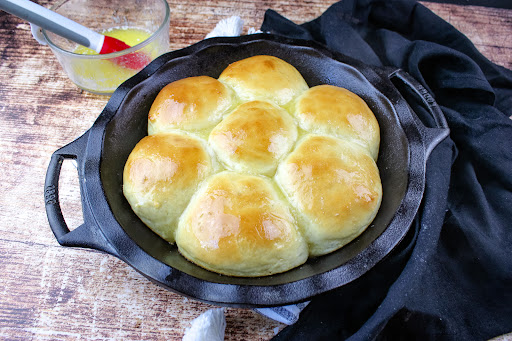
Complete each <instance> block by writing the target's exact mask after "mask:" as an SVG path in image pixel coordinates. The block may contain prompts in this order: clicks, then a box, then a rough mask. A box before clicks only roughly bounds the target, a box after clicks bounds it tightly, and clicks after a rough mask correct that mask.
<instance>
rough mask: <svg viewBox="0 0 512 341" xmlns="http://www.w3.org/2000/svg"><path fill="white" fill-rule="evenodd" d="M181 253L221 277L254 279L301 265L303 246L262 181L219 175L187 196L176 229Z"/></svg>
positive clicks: (304, 256)
mask: <svg viewBox="0 0 512 341" xmlns="http://www.w3.org/2000/svg"><path fill="white" fill-rule="evenodd" d="M176 244H177V245H178V248H179V250H180V252H181V253H182V254H183V255H184V256H185V257H186V258H187V259H189V260H191V261H192V262H194V263H196V264H198V265H200V266H202V267H204V268H206V269H208V270H211V271H215V272H218V273H221V274H225V275H230V276H247V277H256V276H264V275H270V274H275V273H280V272H284V271H287V270H289V269H292V268H294V267H296V266H299V265H300V264H302V263H304V262H305V261H306V259H307V257H308V250H307V245H306V243H305V241H304V239H303V238H302V236H301V234H300V233H299V231H298V230H297V226H296V225H295V221H294V218H293V216H292V215H291V214H290V212H289V209H288V206H287V204H286V203H285V202H284V201H283V200H282V198H280V197H279V195H278V194H277V192H276V191H275V189H274V185H273V184H272V182H271V181H270V180H268V179H266V178H264V177H260V176H252V175H244V174H239V173H234V172H221V173H218V174H216V175H213V176H212V177H211V178H209V179H208V180H207V182H206V183H205V184H204V185H202V186H201V189H200V190H199V191H198V192H197V194H196V195H194V197H193V198H192V200H191V202H190V205H189V206H188V207H187V209H186V210H185V212H184V213H183V216H182V217H181V218H180V221H179V226H178V230H177V231H176Z"/></svg>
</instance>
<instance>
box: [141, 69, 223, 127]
mask: <svg viewBox="0 0 512 341" xmlns="http://www.w3.org/2000/svg"><path fill="white" fill-rule="evenodd" d="M232 105H233V94H232V91H231V90H230V89H229V88H227V87H226V86H225V85H224V84H222V83H221V82H219V81H218V80H217V79H215V78H211V77H208V76H198V77H189V78H184V79H180V80H177V81H175V82H172V83H170V84H168V85H166V86H165V87H164V88H163V89H162V90H160V92H159V93H158V95H157V96H156V98H155V100H154V102H153V105H152V106H151V109H150V110H149V121H148V134H149V135H153V134H157V133H161V132H170V131H172V130H174V129H185V130H201V129H207V128H212V127H213V126H214V125H215V124H217V123H218V122H219V121H220V120H221V118H222V115H224V114H225V113H226V112H227V111H228V110H229V109H230V108H231V106H232Z"/></svg>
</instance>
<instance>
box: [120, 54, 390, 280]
mask: <svg viewBox="0 0 512 341" xmlns="http://www.w3.org/2000/svg"><path fill="white" fill-rule="evenodd" d="M379 144H380V131H379V125H378V122H377V120H376V118H375V116H374V115H373V113H372V111H371V109H370V107H369V106H368V105H367V103H366V102H365V101H364V100H363V99H362V98H360V97H359V96H358V95H356V94H354V93H352V92H351V91H349V90H347V89H344V88H341V87H336V86H332V85H319V86H315V87H312V88H309V87H308V85H307V83H306V82H305V80H304V79H303V77H302V75H301V74H300V73H299V71H298V70H297V69H296V68H295V67H294V66H292V65H290V64H289V63H287V62H285V61H284V60H281V59H279V58H276V57H273V56H254V57H250V58H247V59H243V60H240V61H237V62H235V63H232V64H231V65H229V66H227V67H226V68H225V69H224V71H223V72H222V73H221V75H220V76H219V78H218V79H215V78H212V77H209V76H197V77H189V78H185V79H181V80H177V81H174V82H172V83H170V84H168V85H166V86H165V87H163V88H162V90H161V91H160V92H159V94H158V95H157V97H156V98H155V100H154V102H153V105H152V106H151V109H150V111H149V113H148V136H146V137H144V138H143V139H142V140H141V141H140V142H139V143H138V144H137V145H136V146H135V148H134V149H133V151H132V153H131V154H130V156H129V157H128V160H127V162H126V165H125V168H124V174H123V192H124V194H125V197H126V199H127V200H128V202H129V204H130V205H131V207H132V209H133V211H134V212H135V214H137V216H138V217H139V218H140V219H141V220H142V221H143V222H144V223H145V224H146V225H147V226H148V227H149V228H150V229H152V230H153V231H154V232H155V233H157V234H158V235H159V236H160V237H162V238H163V239H165V240H167V241H168V242H169V243H176V245H177V249H178V250H179V252H180V253H181V254H182V255H183V256H184V257H185V258H187V259H188V260H189V261H191V262H193V263H195V264H197V265H199V266H201V267H203V268H205V269H208V270H210V271H214V272H217V273H220V274H223V275H229V276H243V277H257V276H266V275H272V274H276V273H280V272H285V271H288V270H290V269H293V268H294V267H297V266H300V265H301V264H303V263H304V262H306V261H307V259H308V257H315V256H321V255H324V254H327V253H330V252H333V251H335V250H337V249H339V248H341V247H343V246H344V245H346V244H347V243H350V242H351V241H352V240H354V239H355V238H357V237H358V236H359V235H360V234H361V233H363V232H364V230H365V229H367V228H368V226H370V224H371V222H372V221H373V219H374V218H375V216H376V214H377V212H378V210H379V207H380V204H381V200H382V185H381V181H380V176H379V170H378V168H377V165H376V159H377V156H378V151H379Z"/></svg>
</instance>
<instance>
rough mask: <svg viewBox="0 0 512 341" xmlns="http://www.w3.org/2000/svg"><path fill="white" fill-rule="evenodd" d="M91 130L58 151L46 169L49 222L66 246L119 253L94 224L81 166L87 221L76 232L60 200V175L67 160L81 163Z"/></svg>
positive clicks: (84, 209) (45, 194)
mask: <svg viewBox="0 0 512 341" xmlns="http://www.w3.org/2000/svg"><path fill="white" fill-rule="evenodd" d="M88 135H89V133H88V132H86V133H85V134H84V135H82V136H80V137H79V138H78V139H76V140H75V141H73V142H71V143H70V144H68V145H66V146H64V147H62V148H61V149H59V150H57V151H55V152H54V153H53V155H52V157H51V159H50V163H49V165H48V170H47V172H46V179H45V184H44V188H45V190H44V202H45V208H46V215H47V217H48V223H49V224H50V228H51V229H52V232H53V234H54V235H55V238H56V239H57V241H58V242H59V244H60V245H62V246H75V247H85V248H90V249H95V250H99V251H103V252H107V253H109V254H112V255H117V253H116V251H115V249H114V248H113V247H112V246H111V245H110V244H109V243H108V241H107V240H106V239H105V237H104V236H103V235H102V233H101V232H100V231H99V228H98V227H97V225H95V224H92V223H91V222H94V219H93V218H92V215H91V213H90V212H89V209H88V207H87V205H86V204H85V201H84V198H83V195H84V192H83V191H82V186H83V184H82V178H81V176H82V174H80V173H81V172H82V168H81V167H78V172H79V174H78V177H79V183H80V193H81V196H82V211H83V218H84V223H83V224H82V225H80V226H78V227H77V228H76V229H74V230H73V231H70V230H69V227H68V225H67V224H66V221H65V220H64V216H63V215H62V210H61V207H60V202H59V178H60V171H61V168H62V163H63V162H64V160H65V159H70V160H76V161H77V162H78V164H79V165H80V164H81V161H82V159H83V155H84V153H85V150H86V147H87V140H88Z"/></svg>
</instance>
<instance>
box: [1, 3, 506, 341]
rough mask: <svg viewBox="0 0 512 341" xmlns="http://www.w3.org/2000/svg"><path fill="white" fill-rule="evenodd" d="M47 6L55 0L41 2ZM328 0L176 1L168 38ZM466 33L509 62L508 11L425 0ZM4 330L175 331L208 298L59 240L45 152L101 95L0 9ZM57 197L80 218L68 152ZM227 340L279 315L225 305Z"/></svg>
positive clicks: (299, 11)
mask: <svg viewBox="0 0 512 341" xmlns="http://www.w3.org/2000/svg"><path fill="white" fill-rule="evenodd" d="M37 2H38V3H40V4H42V5H44V6H46V7H49V6H50V4H51V3H53V2H54V1H37ZM334 2H335V1H333V0H330V1H323V0H307V1H292V0H288V1H286V0H280V1H258V0H245V1H206V0H198V1H177V0H169V4H170V7H171V10H172V19H171V29H170V35H171V47H172V49H179V48H183V47H186V46H188V45H190V44H193V43H195V42H198V41H200V40H202V39H203V37H204V36H205V35H206V34H207V33H208V32H209V31H211V30H212V29H213V28H214V27H215V25H216V23H217V22H218V21H219V20H221V19H224V18H227V17H229V16H231V15H239V16H240V17H241V18H243V19H244V20H245V25H246V29H247V28H248V27H255V28H259V26H260V25H261V22H262V20H263V16H264V13H265V10H266V9H268V8H272V9H274V10H276V11H277V12H279V13H281V14H282V15H284V16H285V17H287V18H289V19H290V20H292V21H294V22H296V23H303V22H306V21H309V20H312V19H314V18H316V17H317V16H319V15H320V14H321V13H322V12H323V11H325V10H326V9H327V8H328V7H329V6H330V5H331V4H332V3H334ZM423 4H424V5H426V6H427V7H428V8H430V9H431V10H432V11H433V12H435V13H437V14H438V15H440V16H441V17H442V18H444V19H445V20H447V21H448V22H450V23H451V24H452V25H454V26H455V27H456V28H458V29H459V30H461V31H462V32H464V33H465V34H466V35H467V36H468V37H469V38H470V39H471V40H472V41H473V42H474V43H475V46H476V47H477V48H478V49H479V50H480V51H481V52H482V53H483V54H484V55H485V56H487V57H488V58H489V59H491V60H493V61H494V62H496V63H497V64H500V65H503V66H505V67H508V68H511V67H512V40H510V39H509V35H510V32H512V11H511V10H498V9H491V8H483V7H461V6H455V5H443V4H437V3H436V4H434V3H428V2H423ZM0 56H1V60H0V174H1V176H2V180H3V181H2V182H1V184H0V273H1V276H0V339H2V340H78V339H81V340H82V339H85V340H179V339H181V337H182V336H183V333H184V331H185V329H186V328H187V327H188V324H189V322H190V321H191V320H192V319H193V318H195V317H197V316H198V315H200V314H201V313H203V312H204V311H206V310H208V309H210V308H213V307H212V306H211V305H208V304H205V303H200V302H197V301H193V300H189V299H185V298H183V297H181V296H179V295H177V294H174V293H171V292H169V291H167V290H164V289H162V288H160V287H158V286H156V285H154V284H152V283H151V282H149V281H148V280H146V279H145V278H144V277H143V276H141V275H140V274H138V273H137V272H136V271H134V270H133V269H132V268H130V267H129V266H128V265H126V264H125V263H123V262H121V261H119V260H118V259H116V258H114V257H112V256H108V255H105V254H102V253H100V252H96V251H92V250H87V249H72V248H64V247H61V246H59V245H58V244H57V242H56V240H55V238H54V236H53V234H52V233H51V231H50V228H49V226H48V222H47V219H46V213H45V210H44V199H43V198H44V196H43V187H44V178H45V174H46V168H47V166H48V162H49V160H50V156H51V154H52V153H53V152H54V151H55V150H56V149H58V148H60V147H62V146H63V145H65V144H67V143H69V142H71V141H73V140H74V139H75V138H77V137H78V136H80V135H81V134H83V133H84V132H85V131H86V130H87V129H88V128H89V127H90V126H91V125H92V124H93V123H94V121H95V119H96V118H97V116H98V115H99V114H100V113H101V110H102V108H103V107H104V106H105V104H106V103H107V101H108V98H107V97H105V96H99V95H92V94H89V93H86V92H83V91H81V90H80V89H78V88H77V87H75V86H74V85H73V84H72V83H71V81H69V80H68V79H67V77H66V76H65V75H64V73H63V71H62V70H61V68H60V65H59V64H58V62H57V61H56V59H55V58H54V57H53V55H52V53H51V51H50V50H49V48H48V47H46V46H41V45H39V44H38V43H37V42H35V41H34V40H33V38H32V37H31V34H30V26H29V25H28V24H27V23H25V22H23V21H22V20H19V19H17V18H15V17H13V16H10V15H8V14H6V13H4V12H0ZM59 184H60V189H61V190H60V200H61V203H62V208H63V212H64V216H65V218H66V221H67V223H68V224H69V225H70V226H71V227H73V226H78V225H79V224H80V223H81V222H82V217H81V214H80V212H81V206H80V200H79V197H80V194H79V189H78V181H77V174H76V169H75V168H74V166H73V163H72V162H71V161H66V162H65V163H64V166H63V172H62V175H61V178H60V183H59ZM226 318H227V329H226V339H227V340H268V339H270V338H271V337H272V336H273V335H274V332H275V330H280V329H281V328H283V327H284V325H283V324H280V323H277V322H274V321H271V320H269V319H267V318H265V317H263V316H261V315H259V314H257V313H255V312H253V311H251V310H247V309H232V308H230V309H227V310H226Z"/></svg>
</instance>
